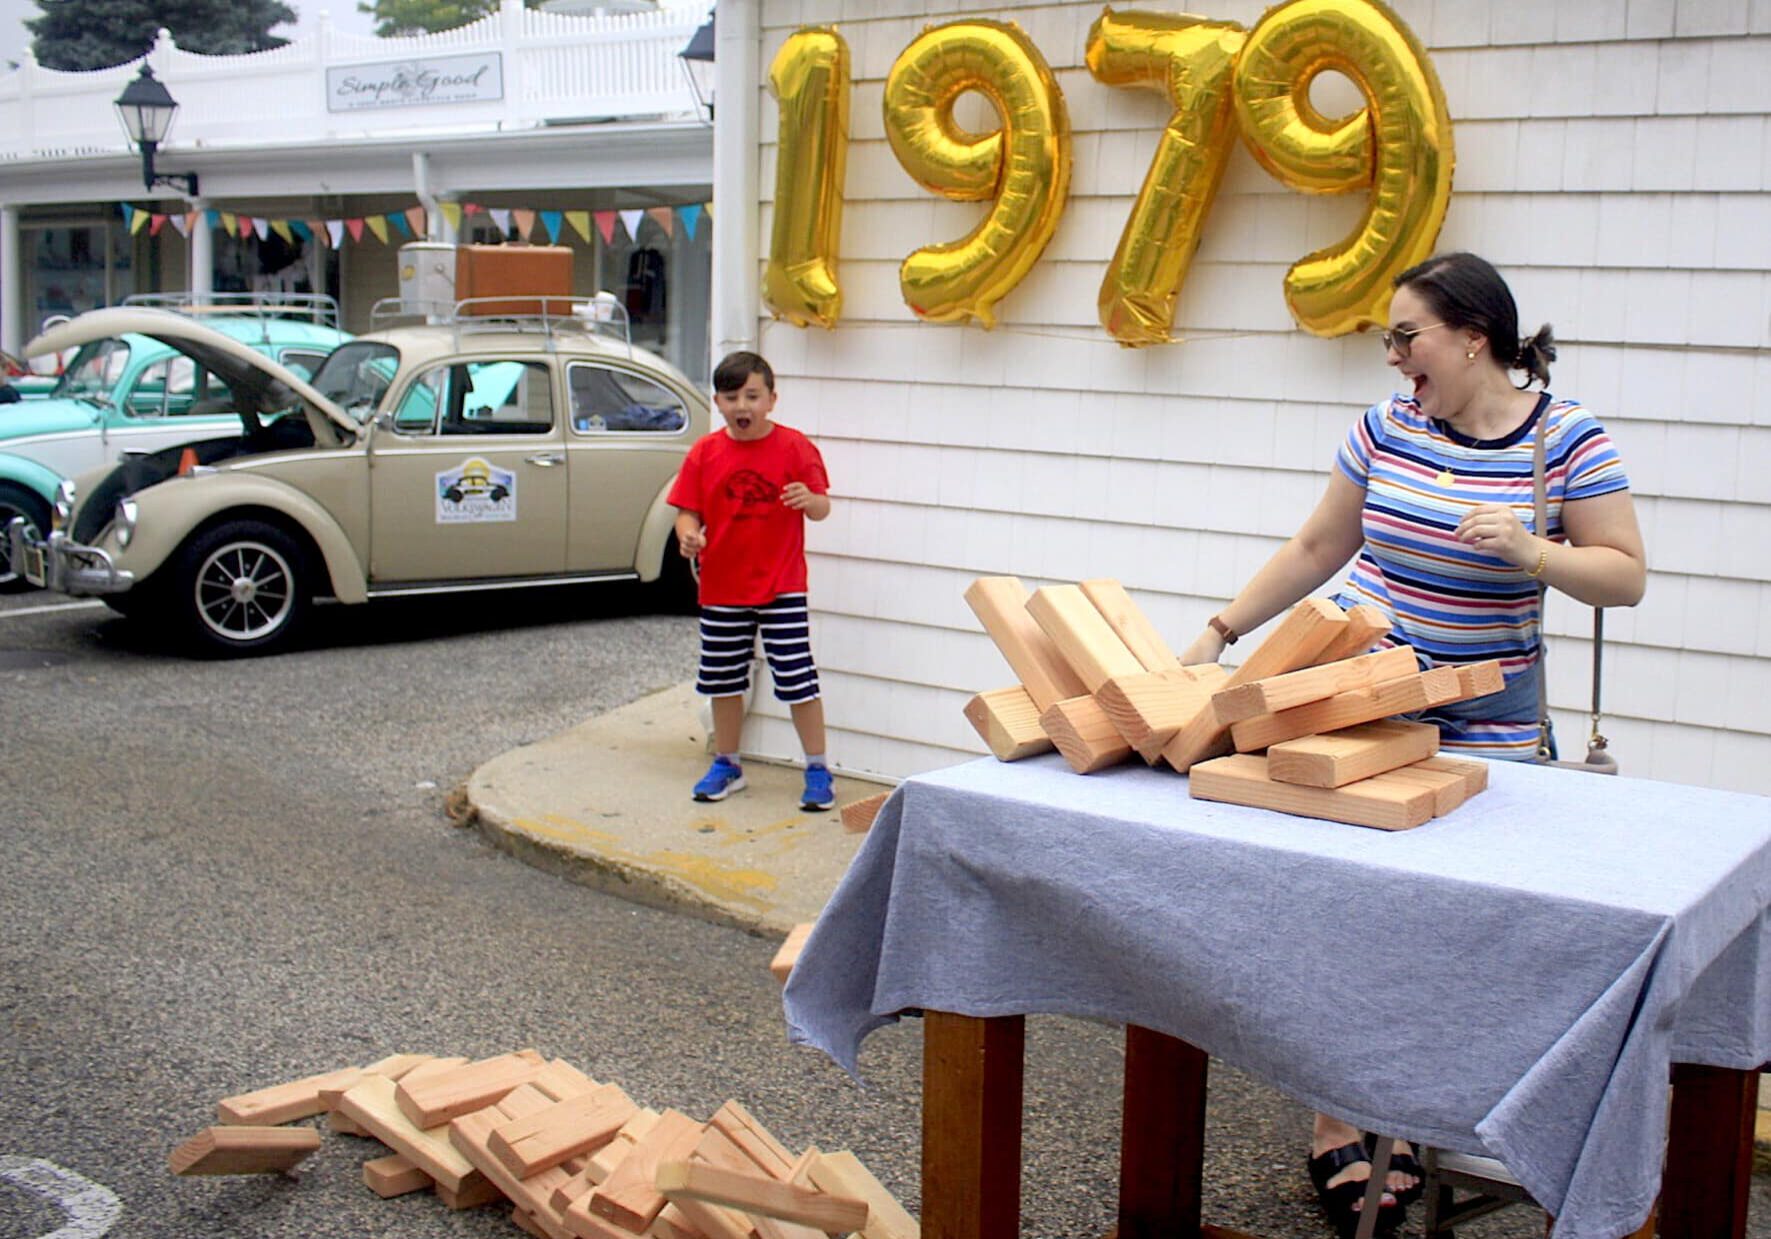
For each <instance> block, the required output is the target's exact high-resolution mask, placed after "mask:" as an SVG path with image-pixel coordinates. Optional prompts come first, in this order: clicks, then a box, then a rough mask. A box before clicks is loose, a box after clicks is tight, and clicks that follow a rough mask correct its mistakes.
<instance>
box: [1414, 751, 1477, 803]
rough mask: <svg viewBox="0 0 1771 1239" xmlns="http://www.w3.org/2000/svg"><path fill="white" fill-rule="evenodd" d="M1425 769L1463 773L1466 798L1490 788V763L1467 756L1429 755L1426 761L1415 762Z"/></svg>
mask: <svg viewBox="0 0 1771 1239" xmlns="http://www.w3.org/2000/svg"><path fill="white" fill-rule="evenodd" d="M1414 764H1415V765H1416V766H1418V767H1420V768H1421V769H1423V770H1449V771H1451V772H1453V773H1454V774H1458V775H1461V776H1462V777H1463V780H1464V798H1465V799H1466V800H1467V799H1469V797H1471V796H1474V795H1475V794H1476V793H1477V792H1483V791H1487V790H1488V763H1487V762H1485V761H1472V760H1470V759H1469V758H1465V757H1446V756H1445V755H1444V754H1440V755H1439V756H1438V757H1429V758H1428V759H1427V760H1426V761H1417V762H1415V763H1414Z"/></svg>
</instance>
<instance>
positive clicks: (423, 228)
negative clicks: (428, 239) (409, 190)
mask: <svg viewBox="0 0 1771 1239" xmlns="http://www.w3.org/2000/svg"><path fill="white" fill-rule="evenodd" d="M406 223H407V224H408V225H409V226H410V227H411V229H412V235H413V236H415V237H422V236H424V235H425V233H426V232H427V231H429V229H430V217H429V216H428V215H426V214H425V213H424V208H423V207H421V206H415V207H407V208H406Z"/></svg>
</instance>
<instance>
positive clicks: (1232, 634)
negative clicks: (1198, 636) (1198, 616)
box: [1205, 615, 1237, 645]
mask: <svg viewBox="0 0 1771 1239" xmlns="http://www.w3.org/2000/svg"><path fill="white" fill-rule="evenodd" d="M1205 623H1206V626H1207V627H1208V628H1210V629H1211V630H1212V631H1213V632H1215V633H1217V634H1218V636H1220V637H1222V638H1223V639H1224V644H1225V645H1235V644H1236V636H1237V633H1236V630H1235V629H1234V628H1231V627H1230V626H1229V625H1228V624H1226V623H1224V621H1223V620H1221V619H1219V618H1218V617H1217V616H1215V615H1214V616H1212V617H1211V618H1210V619H1208V620H1206V621H1205Z"/></svg>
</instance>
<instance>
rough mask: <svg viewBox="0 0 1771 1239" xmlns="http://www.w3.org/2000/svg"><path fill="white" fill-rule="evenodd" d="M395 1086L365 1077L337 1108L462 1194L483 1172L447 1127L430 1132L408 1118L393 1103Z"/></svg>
mask: <svg viewBox="0 0 1771 1239" xmlns="http://www.w3.org/2000/svg"><path fill="white" fill-rule="evenodd" d="M396 1087H397V1085H395V1084H394V1082H393V1081H392V1080H390V1079H388V1078H387V1077H386V1076H364V1077H363V1079H362V1082H361V1083H359V1084H358V1085H357V1086H356V1087H355V1088H353V1089H351V1090H350V1092H348V1093H346V1094H345V1095H344V1096H343V1097H342V1098H341V1099H340V1100H339V1103H338V1108H339V1110H340V1111H342V1112H343V1113H344V1114H345V1115H346V1116H348V1117H349V1118H352V1119H355V1120H356V1121H357V1123H359V1124H360V1125H361V1126H362V1127H363V1129H364V1130H365V1131H367V1132H368V1133H369V1134H370V1135H372V1136H374V1137H375V1138H376V1139H377V1140H379V1141H381V1143H383V1144H385V1145H386V1146H387V1147H388V1148H390V1149H392V1150H393V1151H394V1152H396V1153H399V1154H401V1155H403V1156H404V1157H405V1158H406V1160H407V1161H409V1162H411V1163H412V1164H413V1165H414V1166H417V1167H418V1168H419V1169H420V1170H422V1171H424V1173H425V1174H427V1175H429V1176H430V1177H431V1178H433V1179H435V1180H436V1181H437V1182H438V1183H440V1184H443V1185H444V1186H446V1187H448V1188H449V1189H450V1190H451V1191H457V1192H458V1191H460V1190H461V1189H462V1186H463V1185H464V1184H467V1183H469V1182H470V1181H471V1180H472V1178H473V1177H474V1176H476V1175H478V1174H479V1173H480V1172H479V1171H478V1170H476V1169H475V1168H474V1166H473V1163H471V1162H469V1161H468V1160H467V1158H465V1157H463V1156H462V1155H461V1153H460V1151H459V1150H457V1149H456V1148H455V1146H454V1145H452V1144H451V1143H449V1134H448V1130H447V1129H446V1128H442V1127H438V1128H434V1129H431V1130H429V1131H427V1130H425V1129H423V1128H421V1127H418V1126H416V1125H415V1124H414V1123H413V1122H412V1120H411V1119H409V1118H407V1117H406V1114H405V1112H404V1111H403V1110H401V1109H400V1107H399V1103H397V1102H396V1101H395V1100H394V1089H395V1088H396Z"/></svg>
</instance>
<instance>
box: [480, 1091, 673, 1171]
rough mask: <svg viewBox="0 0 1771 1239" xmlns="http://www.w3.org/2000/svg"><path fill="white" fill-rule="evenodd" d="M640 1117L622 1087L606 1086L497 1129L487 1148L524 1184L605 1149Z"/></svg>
mask: <svg viewBox="0 0 1771 1239" xmlns="http://www.w3.org/2000/svg"><path fill="white" fill-rule="evenodd" d="M638 1112H639V1107H638V1106H636V1105H634V1103H633V1099H632V1098H631V1097H629V1096H628V1095H627V1094H626V1092H624V1091H623V1090H622V1088H621V1086H620V1085H618V1084H604V1085H601V1086H600V1087H598V1088H597V1089H595V1090H594V1091H592V1092H589V1093H584V1094H581V1095H578V1096H575V1097H567V1098H565V1099H564V1100H562V1101H556V1102H554V1103H553V1104H552V1105H550V1106H548V1107H547V1108H546V1109H543V1110H538V1111H536V1112H535V1113H534V1114H531V1115H526V1116H524V1117H523V1118H519V1119H512V1120H511V1121H510V1122H508V1123H505V1124H503V1125H502V1126H499V1127H496V1128H494V1129H493V1130H492V1134H491V1136H490V1138H489V1139H488V1140H487V1145H488V1147H489V1148H490V1149H491V1150H492V1155H493V1156H494V1157H496V1158H498V1160H499V1161H501V1162H503V1163H504V1164H505V1165H506V1166H507V1167H509V1169H510V1172H511V1173H512V1174H514V1175H516V1177H517V1178H519V1179H526V1178H528V1177H529V1176H530V1175H533V1174H537V1173H539V1172H540V1171H543V1170H547V1169H550V1168H551V1167H554V1166H558V1165H560V1164H561V1163H563V1162H566V1161H568V1160H570V1159H571V1158H574V1157H577V1156H578V1155H580V1154H583V1153H593V1152H595V1151H596V1150H597V1149H600V1148H602V1147H603V1146H604V1145H605V1144H607V1143H609V1141H611V1140H613V1139H614V1138H615V1133H616V1132H618V1131H620V1130H621V1126H622V1124H624V1123H626V1122H627V1120H628V1119H630V1118H632V1117H633V1116H634V1115H635V1114H637V1113H638Z"/></svg>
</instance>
